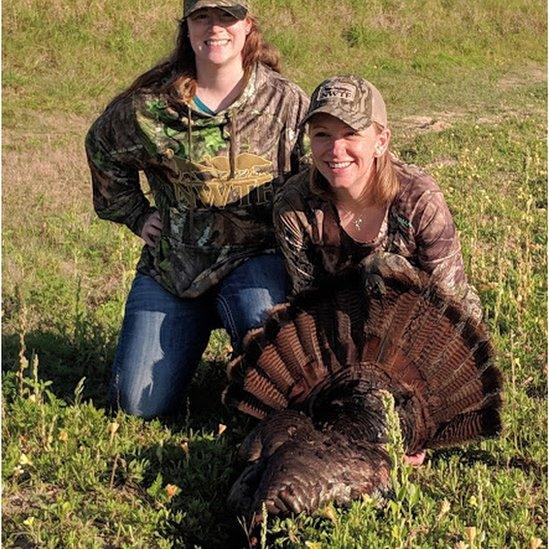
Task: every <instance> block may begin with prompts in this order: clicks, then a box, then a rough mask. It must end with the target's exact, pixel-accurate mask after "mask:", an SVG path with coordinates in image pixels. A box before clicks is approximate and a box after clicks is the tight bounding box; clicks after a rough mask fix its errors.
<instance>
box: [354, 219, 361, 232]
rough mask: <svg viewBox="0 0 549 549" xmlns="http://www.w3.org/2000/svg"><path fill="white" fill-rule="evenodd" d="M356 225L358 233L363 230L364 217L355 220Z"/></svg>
mask: <svg viewBox="0 0 549 549" xmlns="http://www.w3.org/2000/svg"><path fill="white" fill-rule="evenodd" d="M354 224H355V229H356V230H357V231H360V229H361V228H362V217H357V218H356V219H355V220H354Z"/></svg>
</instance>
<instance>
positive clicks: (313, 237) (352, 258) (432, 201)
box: [273, 158, 482, 318]
mask: <svg viewBox="0 0 549 549" xmlns="http://www.w3.org/2000/svg"><path fill="white" fill-rule="evenodd" d="M393 165H394V167H395V170H396V174H397V178H398V180H399V183H400V189H399V192H398V194H397V196H396V198H395V199H394V200H393V202H392V203H391V204H390V205H389V207H388V208H387V211H386V213H385V218H384V220H383V222H382V225H381V228H380V230H379V233H378V236H377V237H376V238H375V239H374V241H372V242H369V243H365V244H362V243H359V242H356V241H355V240H353V239H352V238H351V237H350V236H349V235H348V234H347V233H346V232H345V231H344V230H343V229H342V227H341V226H340V224H339V216H338V212H337V208H336V207H335V206H334V205H333V204H332V202H331V201H329V200H327V199H323V198H322V197H320V196H318V195H317V194H316V193H314V192H313V191H312V190H311V187H310V184H309V179H310V175H309V171H304V172H303V173H301V174H299V175H297V176H295V177H292V178H291V179H290V180H289V181H288V182H287V184H286V185H285V186H284V188H283V189H282V190H281V191H280V192H279V193H278V195H277V197H276V200H275V206H274V212H273V215H274V224H275V229H276V232H277V237H278V240H279V242H280V247H281V249H282V252H283V254H284V257H285V260H286V267H287V269H288V272H289V273H290V277H291V279H292V285H293V291H294V293H296V292H299V291H301V290H303V289H304V288H306V287H308V286H311V285H312V284H314V282H315V281H316V280H318V279H322V278H324V277H326V276H329V275H333V274H337V273H338V272H341V271H343V270H345V269H346V268H348V267H350V266H356V265H358V264H359V263H360V261H361V260H362V259H364V258H365V257H367V256H369V255H370V254H372V253H377V252H388V253H394V254H398V255H400V256H402V257H404V258H406V259H407V260H408V261H409V262H410V263H411V264H412V265H414V266H415V267H418V268H420V269H422V270H423V271H425V272H427V273H429V274H431V275H432V276H433V277H434V280H436V281H437V283H439V284H441V285H443V286H444V287H445V288H446V289H447V291H449V292H450V293H452V294H455V295H457V296H459V298H460V299H462V300H464V301H467V303H468V306H469V307H470V310H471V312H472V314H473V315H474V316H475V317H477V318H480V317H481V316H482V309H481V305H480V300H479V298H478V295H477V293H476V290H475V289H474V288H473V287H472V286H469V285H468V284H467V277H466V275H465V271H464V268H463V259H462V255H461V247H460V243H459V237H458V234H457V231H456V227H455V225H454V221H453V219H452V214H451V213H450V211H449V209H448V206H447V205H446V202H445V200H444V197H443V196H442V191H441V190H440V188H439V186H438V185H437V184H436V182H435V181H434V180H433V179H432V178H431V177H429V176H428V175H427V174H425V173H423V172H422V171H421V170H420V169H419V168H417V167H416V166H412V165H407V164H403V163H402V162H400V161H398V160H397V159H396V158H393Z"/></svg>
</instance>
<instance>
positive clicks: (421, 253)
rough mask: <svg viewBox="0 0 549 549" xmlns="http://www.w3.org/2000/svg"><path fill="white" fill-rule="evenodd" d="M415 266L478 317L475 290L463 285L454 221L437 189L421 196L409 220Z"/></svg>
mask: <svg viewBox="0 0 549 549" xmlns="http://www.w3.org/2000/svg"><path fill="white" fill-rule="evenodd" d="M412 225H413V227H414V229H415V235H416V245H417V260H418V266H419V267H420V268H421V269H422V270H424V271H425V272H427V273H429V274H431V276H432V278H433V280H434V281H435V282H437V283H438V284H440V285H441V286H443V287H444V288H445V289H446V290H447V291H448V292H449V293H451V294H454V295H456V296H457V297H458V298H459V299H460V301H463V302H464V303H466V304H467V306H468V309H469V310H470V312H471V313H472V314H473V315H474V316H475V318H478V319H480V318H482V306H481V303H480V299H479V297H478V294H477V292H476V290H475V289H474V288H473V287H472V286H470V285H469V284H468V283H467V276H466V274H465V268H464V266H463V256H462V254H461V245H460V242H459V236H458V234H457V230H456V226H455V224H454V220H453V217H452V214H451V213H450V210H449V209H448V206H447V204H446V201H445V200H444V197H443V195H442V192H441V191H440V190H429V191H426V192H425V193H423V194H422V196H421V197H420V199H419V201H418V204H417V206H416V208H415V214H414V216H413V218H412Z"/></svg>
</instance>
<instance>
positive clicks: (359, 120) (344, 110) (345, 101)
mask: <svg viewBox="0 0 549 549" xmlns="http://www.w3.org/2000/svg"><path fill="white" fill-rule="evenodd" d="M319 113H326V114H331V115H332V116H335V117H336V118H339V119H340V120H342V121H343V122H345V124H347V125H348V126H351V128H353V129H355V130H357V131H362V130H366V129H368V128H369V127H370V126H371V125H372V123H373V122H377V123H378V124H379V125H381V126H383V127H385V126H387V111H386V108H385V102H384V101H383V97H382V96H381V93H380V92H379V90H378V89H377V88H376V87H375V86H374V85H373V84H372V83H371V82H368V81H367V80H364V79H363V78H360V77H358V76H335V77H333V78H329V79H328V80H324V82H322V84H320V85H319V86H318V87H317V88H316V90H315V91H314V92H313V95H312V97H311V104H310V105H309V111H308V113H307V115H306V116H305V119H304V120H303V123H305V122H307V121H308V120H309V119H310V118H311V117H313V116H314V115H315V114H319Z"/></svg>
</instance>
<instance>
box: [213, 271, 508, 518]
mask: <svg viewBox="0 0 549 549" xmlns="http://www.w3.org/2000/svg"><path fill="white" fill-rule="evenodd" d="M382 288H383V291H381V292H374V291H372V292H369V293H367V294H365V293H364V290H363V289H362V285H361V280H360V273H356V272H349V273H347V274H346V275H345V276H341V277H338V279H335V280H333V281H331V282H330V284H329V285H327V286H325V287H322V288H319V289H316V290H309V291H306V292H303V293H302V294H300V295H298V296H296V298H295V299H294V300H293V301H292V302H291V303H288V304H284V305H279V306H277V307H276V308H275V309H273V311H272V312H271V314H270V316H269V318H268V320H267V321H266V323H265V325H264V327H263V328H262V329H258V330H255V331H254V332H251V333H250V334H249V335H248V336H247V338H246V340H245V342H244V350H243V353H242V354H241V355H240V356H239V357H237V358H236V359H235V360H234V361H232V362H231V363H230V364H229V371H228V374H229V379H230V383H229V386H228V387H227V389H226V391H225V393H224V400H225V402H226V403H227V404H229V405H231V406H234V407H236V408H237V409H239V410H241V411H243V412H245V413H248V414H250V415H253V416H255V417H257V418H258V419H262V420H264V421H263V422H262V423H261V424H260V425H259V426H258V427H257V432H255V431H254V432H253V433H252V434H251V435H250V440H248V441H247V442H246V444H245V447H246V448H248V449H249V448H251V446H252V442H251V441H255V445H256V451H255V453H253V455H252V453H250V452H248V454H247V455H246V456H245V457H246V459H248V460H249V461H250V462H251V463H252V464H251V465H250V466H249V470H248V472H247V473H246V472H245V473H244V475H243V476H242V477H241V479H239V481H237V483H236V484H235V486H234V487H233V489H232V491H231V496H230V501H231V502H232V505H233V506H234V507H235V508H237V509H239V510H240V511H241V512H242V513H243V514H246V515H249V514H254V513H257V512H260V509H261V504H262V503H265V504H266V505H267V509H268V511H269V512H270V513H277V514H279V513H282V514H286V513H288V512H296V511H303V510H305V511H308V512H310V511H312V510H313V509H315V508H316V507H318V506H320V505H322V504H323V503H324V502H326V501H328V500H334V501H336V503H347V502H349V501H350V500H351V499H354V498H356V497H358V496H359V495H360V494H363V493H371V492H372V491H374V490H376V489H380V490H383V489H384V488H385V487H386V482H387V479H388V471H389V468H390V462H389V458H388V456H387V454H386V452H385V450H384V449H383V443H384V442H385V415H384V413H385V412H384V410H383V407H382V406H381V400H380V397H379V395H380V391H389V392H390V393H392V394H393V396H394V398H395V409H396V411H397V413H398V414H399V418H400V423H401V428H402V432H403V438H404V443H405V450H406V452H407V453H414V452H416V451H418V450H420V449H422V448H437V447H440V446H449V445H452V444H461V443H463V442H467V441H469V440H473V439H475V438H481V437H489V436H495V435H497V434H498V433H499V431H500V429H501V423H500V418H499V408H500V406H501V385H502V382H501V376H500V373H499V371H498V370H497V369H496V367H495V366H494V365H493V364H492V360H493V355H494V353H493V349H492V346H491V344H490V341H489V337H488V334H487V332H486V329H485V327H484V326H483V325H482V324H481V323H479V322H478V320H477V319H476V318H474V317H473V316H472V315H470V314H468V312H467V311H466V310H465V309H464V308H463V307H462V306H461V304H460V303H458V302H456V301H454V300H453V299H452V298H450V297H449V296H447V295H445V294H444V291H443V290H442V289H441V288H438V287H436V286H434V285H432V284H431V283H430V281H429V279H428V277H427V276H426V275H425V274H424V273H421V272H420V271H415V272H414V273H407V276H406V277H403V276H401V273H398V272H395V273H392V272H391V265H389V266H388V267H387V268H385V271H384V277H383V284H382ZM265 418H267V419H265ZM290 427H291V428H290ZM271 431H272V433H278V434H277V436H276V437H274V439H273V436H274V435H272V434H270V433H271ZM254 433H255V434H254ZM277 437H278V438H277ZM275 439H276V440H277V441H281V440H282V442H281V443H280V444H275V445H273V444H272V442H266V441H268V440H269V441H272V440H275ZM239 501H240V503H238V502H239ZM258 506H259V507H258Z"/></svg>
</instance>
